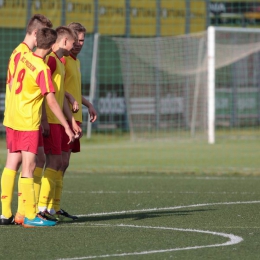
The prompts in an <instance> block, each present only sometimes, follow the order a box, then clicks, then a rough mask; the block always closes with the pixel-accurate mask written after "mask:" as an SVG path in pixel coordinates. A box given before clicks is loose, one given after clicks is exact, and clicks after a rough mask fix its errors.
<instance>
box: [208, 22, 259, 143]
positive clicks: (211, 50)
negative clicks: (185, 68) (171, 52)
mask: <svg viewBox="0 0 260 260" xmlns="http://www.w3.org/2000/svg"><path fill="white" fill-rule="evenodd" d="M207 32H208V33H207V34H208V50H207V56H208V143H209V144H214V143H215V138H216V137H215V118H216V106H215V98H216V97H215V95H216V88H215V80H216V75H215V74H216V69H217V68H219V67H221V66H225V65H226V64H223V65H219V64H221V61H218V65H217V66H216V59H218V57H216V43H217V38H216V37H218V35H219V33H225V34H227V33H229V34H234V35H236V36H238V35H242V36H241V38H244V40H245V42H246V39H247V37H248V36H249V35H250V34H251V35H254V34H257V35H258V37H255V38H256V42H253V43H252V44H253V45H251V46H252V47H253V48H252V49H251V48H250V45H249V43H248V46H246V44H245V43H243V44H241V45H243V46H242V48H240V49H241V51H240V52H237V57H233V58H230V61H227V62H226V63H227V64H228V63H235V62H236V61H239V60H240V59H243V58H245V57H247V56H249V55H252V54H254V53H258V52H259V50H260V48H259V46H257V45H259V44H260V29H255V28H233V27H213V26H209V27H208V30H207ZM222 42H223V41H222ZM224 43H225V42H224ZM255 43H256V44H255ZM235 44H236V43H235V41H234V42H233V45H234V47H235ZM237 44H240V43H239V42H237ZM226 45H227V44H226ZM227 47H229V48H228V49H229V50H231V49H230V46H229V45H227ZM243 47H244V48H248V50H244V51H242V49H243ZM223 63H224V62H223ZM256 70H257V68H256ZM258 84H260V82H258ZM237 87H238V86H237Z"/></svg>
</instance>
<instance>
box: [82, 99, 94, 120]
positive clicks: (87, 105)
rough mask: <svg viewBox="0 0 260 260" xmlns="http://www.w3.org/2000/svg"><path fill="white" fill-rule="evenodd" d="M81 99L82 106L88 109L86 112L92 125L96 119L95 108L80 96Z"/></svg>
mask: <svg viewBox="0 0 260 260" xmlns="http://www.w3.org/2000/svg"><path fill="white" fill-rule="evenodd" d="M81 98H82V104H83V105H84V106H86V107H87V108H88V112H89V115H90V122H92V123H93V122H95V121H96V119H97V112H96V110H95V108H94V107H93V105H92V104H91V103H90V102H89V101H88V100H87V99H85V98H84V97H83V96H82V95H81Z"/></svg>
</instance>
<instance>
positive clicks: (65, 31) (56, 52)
mask: <svg viewBox="0 0 260 260" xmlns="http://www.w3.org/2000/svg"><path fill="white" fill-rule="evenodd" d="M56 32H57V35H58V37H57V40H56V43H55V45H54V47H53V48H52V52H51V54H49V55H48V56H47V57H46V63H47V65H48V66H49V68H50V70H51V75H52V82H53V85H54V88H55V97H56V99H57V101H58V103H59V105H60V108H61V109H63V106H64V114H65V115H66V117H67V118H68V119H70V120H69V121H70V124H72V126H73V131H74V132H75V133H76V134H78V135H80V132H81V129H80V127H79V126H78V124H77V123H76V121H75V119H74V117H73V116H72V112H71V110H70V108H69V105H68V102H67V101H66V102H64V98H65V91H64V77H65V67H64V64H63V63H62V61H61V58H62V57H63V56H68V55H69V54H70V50H71V49H72V47H73V44H74V42H75V40H76V39H77V36H76V34H75V33H74V32H73V31H72V30H71V29H70V28H69V27H67V26H60V27H58V28H56ZM45 109H46V114H47V121H48V124H49V131H48V132H47V133H45V131H44V138H43V142H44V151H45V155H46V165H45V170H44V176H43V177H42V184H41V190H40V195H39V203H38V208H39V210H40V211H41V212H44V214H45V215H47V216H48V217H49V218H50V219H51V218H52V219H53V220H58V221H71V219H70V218H67V217H66V216H63V215H62V214H61V212H60V211H57V212H56V209H55V208H54V206H55V201H54V195H55V190H58V189H59V188H60V186H59V176H60V175H61V173H62V172H61V169H62V155H61V141H62V135H61V133H62V128H63V126H62V125H61V124H60V122H59V120H58V119H57V117H56V116H55V114H54V113H53V112H52V111H51V109H50V108H49V107H48V106H45Z"/></svg>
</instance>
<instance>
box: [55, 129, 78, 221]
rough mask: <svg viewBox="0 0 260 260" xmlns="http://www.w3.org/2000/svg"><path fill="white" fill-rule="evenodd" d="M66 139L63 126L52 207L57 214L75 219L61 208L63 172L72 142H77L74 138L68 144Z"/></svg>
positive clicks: (75, 217) (65, 168)
mask: <svg viewBox="0 0 260 260" xmlns="http://www.w3.org/2000/svg"><path fill="white" fill-rule="evenodd" d="M68 141H69V140H68V137H67V135H66V133H65V131H64V128H63V129H62V144H61V148H62V168H61V170H60V172H59V174H58V178H57V180H56V191H55V200H54V203H55V204H54V208H55V210H56V212H57V214H58V215H60V216H63V217H66V218H70V219H72V220H77V219H78V217H77V216H73V215H71V214H69V213H68V212H66V211H65V210H62V209H61V197H62V190H63V178H64V174H65V172H66V170H67V168H68V167H69V162H70V157H71V152H72V149H73V148H74V143H75V141H76V142H77V140H75V141H74V142H73V143H72V144H68Z"/></svg>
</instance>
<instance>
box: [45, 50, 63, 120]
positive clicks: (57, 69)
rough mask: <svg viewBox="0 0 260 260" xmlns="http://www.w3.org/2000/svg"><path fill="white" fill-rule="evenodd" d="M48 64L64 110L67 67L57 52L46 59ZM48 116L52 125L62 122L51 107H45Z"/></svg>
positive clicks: (58, 98)
mask: <svg viewBox="0 0 260 260" xmlns="http://www.w3.org/2000/svg"><path fill="white" fill-rule="evenodd" d="M45 62H46V64H47V65H48V66H49V68H50V70H51V77H52V83H53V86H54V89H55V98H56V100H57V102H58V104H59V106H60V108H61V110H62V109H63V102H64V95H65V92H64V76H65V67H64V64H63V63H62V62H61V60H60V59H59V57H58V56H57V55H56V53H55V52H52V53H50V54H49V55H48V56H47V57H46V61H45ZM45 108H46V114H47V119H48V123H50V124H60V121H59V120H58V119H57V117H56V116H55V115H54V114H53V112H52V111H51V109H50V108H49V106H48V105H47V106H45Z"/></svg>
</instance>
